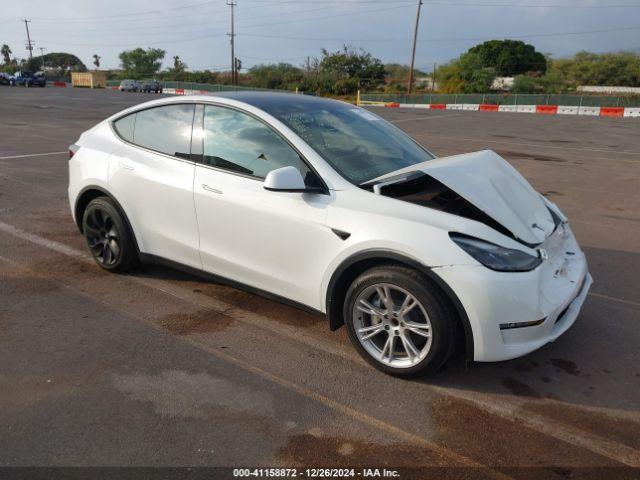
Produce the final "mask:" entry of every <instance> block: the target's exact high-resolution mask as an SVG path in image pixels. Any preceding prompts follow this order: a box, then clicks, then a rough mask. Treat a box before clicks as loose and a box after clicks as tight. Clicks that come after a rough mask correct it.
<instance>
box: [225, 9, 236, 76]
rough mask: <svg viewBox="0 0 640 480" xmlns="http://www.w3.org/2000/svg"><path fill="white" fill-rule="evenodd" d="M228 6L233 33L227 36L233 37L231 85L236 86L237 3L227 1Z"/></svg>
mask: <svg viewBox="0 0 640 480" xmlns="http://www.w3.org/2000/svg"><path fill="white" fill-rule="evenodd" d="M227 5H229V6H230V7H231V33H228V34H227V35H229V36H230V37H231V83H233V84H234V85H235V84H236V53H235V51H234V47H235V45H234V43H235V42H234V41H235V36H236V33H235V25H234V19H233V9H234V7H235V6H236V5H237V3H236V2H235V1H234V0H231V1H227Z"/></svg>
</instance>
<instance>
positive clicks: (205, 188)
mask: <svg viewBox="0 0 640 480" xmlns="http://www.w3.org/2000/svg"><path fill="white" fill-rule="evenodd" d="M202 188H203V190H206V191H207V192H212V193H217V194H221V193H222V190H218V189H217V188H213V187H210V186H209V185H207V184H206V183H203V184H202Z"/></svg>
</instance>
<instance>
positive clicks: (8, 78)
mask: <svg viewBox="0 0 640 480" xmlns="http://www.w3.org/2000/svg"><path fill="white" fill-rule="evenodd" d="M15 84H16V79H15V77H14V76H13V75H9V74H8V73H4V72H0V85H10V86H12V87H13V86H14V85H15Z"/></svg>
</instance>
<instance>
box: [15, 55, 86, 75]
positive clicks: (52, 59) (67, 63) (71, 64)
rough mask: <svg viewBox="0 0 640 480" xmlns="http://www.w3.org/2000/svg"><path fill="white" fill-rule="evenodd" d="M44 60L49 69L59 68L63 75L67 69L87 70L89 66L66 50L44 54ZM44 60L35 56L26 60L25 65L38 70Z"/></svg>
mask: <svg viewBox="0 0 640 480" xmlns="http://www.w3.org/2000/svg"><path fill="white" fill-rule="evenodd" d="M43 59H44V62H45V63H46V64H47V67H48V68H49V69H57V70H58V74H60V75H62V74H64V73H65V72H66V71H68V70H71V71H74V72H85V71H86V70H87V67H86V66H85V64H84V63H82V61H81V60H80V59H79V58H78V57H76V56H75V55H73V54H71V53H65V52H51V53H47V54H45V55H43ZM41 65H42V62H41V60H40V57H33V58H31V59H29V60H26V62H25V64H24V66H22V67H21V68H24V69H25V70H31V71H36V70H38V69H40V67H41Z"/></svg>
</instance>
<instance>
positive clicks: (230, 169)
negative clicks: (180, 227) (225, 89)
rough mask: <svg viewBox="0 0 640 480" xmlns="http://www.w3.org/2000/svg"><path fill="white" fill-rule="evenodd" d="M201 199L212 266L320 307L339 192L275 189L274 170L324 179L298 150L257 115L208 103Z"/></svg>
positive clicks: (203, 237) (197, 186) (206, 261)
mask: <svg viewBox="0 0 640 480" xmlns="http://www.w3.org/2000/svg"><path fill="white" fill-rule="evenodd" d="M202 137H203V145H204V147H203V155H202V157H201V161H200V162H199V163H198V164H197V165H196V174H195V182H194V198H195V206H196V212H197V218H198V225H199V230H200V254H201V257H202V262H203V266H204V268H205V270H208V271H210V272H212V273H215V274H217V275H220V276H223V277H226V278H229V279H232V280H235V281H238V282H240V283H243V284H246V285H250V286H252V287H255V288H258V289H261V290H265V291H268V292H271V293H274V294H276V295H279V296H282V297H286V298H288V299H291V300H294V301H296V302H299V303H303V304H305V305H309V306H312V307H314V308H317V309H319V308H320V300H319V299H320V280H321V279H322V275H323V273H324V270H325V269H326V266H327V265H328V262H329V259H328V258H327V257H328V255H329V252H330V251H332V249H330V248H329V247H328V245H330V244H335V242H336V237H335V235H334V234H333V233H332V232H331V230H330V229H328V228H327V227H326V225H325V219H326V215H327V206H328V205H329V203H330V202H331V201H332V197H331V195H330V194H329V192H328V191H327V192H326V194H325V193H287V192H270V191H268V190H265V189H264V187H263V180H264V178H265V177H266V175H267V173H269V172H270V171H271V170H274V169H276V168H280V167H283V166H294V167H296V168H298V169H299V170H300V172H301V173H302V175H303V178H305V181H306V182H307V183H308V185H309V186H317V185H321V182H320V180H319V179H318V177H317V175H316V174H315V172H313V171H312V170H311V169H310V168H309V167H308V166H307V164H306V163H305V161H303V160H302V159H301V157H300V155H299V154H298V152H297V151H296V150H295V149H294V148H293V147H292V146H291V145H290V144H289V143H288V142H286V141H285V140H284V139H283V138H282V137H281V136H280V135H279V134H277V133H276V132H275V131H274V130H273V129H272V128H271V127H269V126H268V125H267V124H265V123H263V122H262V121H261V120H258V119H256V118H254V117H253V116H251V115H249V114H247V113H244V112H241V111H238V110H234V109H230V108H226V107H220V106H214V105H206V106H205V110H204V126H203V135H202Z"/></svg>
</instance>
